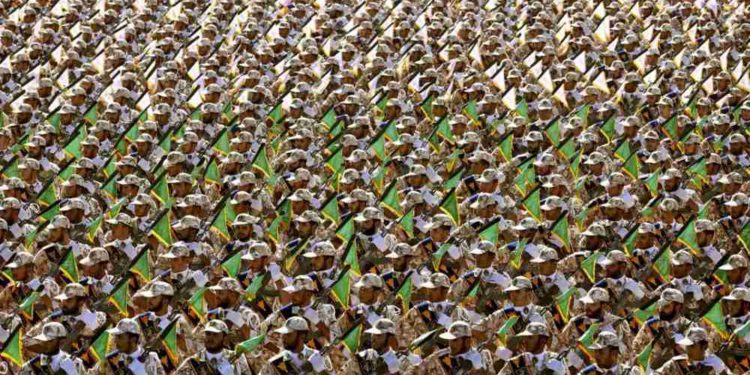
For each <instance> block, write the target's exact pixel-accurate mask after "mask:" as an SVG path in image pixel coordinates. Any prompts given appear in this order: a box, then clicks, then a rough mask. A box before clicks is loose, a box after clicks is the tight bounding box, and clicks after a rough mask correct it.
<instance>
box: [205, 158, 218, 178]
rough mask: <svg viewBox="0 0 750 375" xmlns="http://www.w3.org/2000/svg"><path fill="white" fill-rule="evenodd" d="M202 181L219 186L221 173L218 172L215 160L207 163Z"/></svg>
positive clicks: (212, 159)
mask: <svg viewBox="0 0 750 375" xmlns="http://www.w3.org/2000/svg"><path fill="white" fill-rule="evenodd" d="M203 179H204V180H206V181H208V182H210V183H212V184H217V185H219V184H221V173H220V172H219V165H218V164H217V162H216V158H211V161H210V162H208V165H207V166H206V172H205V173H204V174H203Z"/></svg>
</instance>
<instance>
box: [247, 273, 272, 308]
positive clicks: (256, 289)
mask: <svg viewBox="0 0 750 375" xmlns="http://www.w3.org/2000/svg"><path fill="white" fill-rule="evenodd" d="M268 276H269V274H268V272H264V273H262V274H259V275H256V276H255V277H254V278H253V281H252V282H250V285H248V286H247V289H245V299H247V300H248V301H252V300H254V299H255V298H257V297H258V296H259V295H260V292H261V289H262V288H263V286H264V285H265V284H266V280H267V279H268Z"/></svg>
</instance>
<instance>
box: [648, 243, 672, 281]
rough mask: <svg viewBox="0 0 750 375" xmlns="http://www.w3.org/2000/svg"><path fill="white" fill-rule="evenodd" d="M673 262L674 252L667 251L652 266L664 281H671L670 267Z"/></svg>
mask: <svg viewBox="0 0 750 375" xmlns="http://www.w3.org/2000/svg"><path fill="white" fill-rule="evenodd" d="M671 260H672V250H670V249H666V250H664V251H663V252H662V253H661V255H660V256H659V257H658V258H657V259H656V260H655V261H654V264H653V265H652V266H651V267H653V269H654V271H656V273H657V274H659V276H660V277H661V278H662V280H664V281H669V268H670V266H669V265H670V262H671Z"/></svg>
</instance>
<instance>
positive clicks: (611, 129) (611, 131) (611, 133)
mask: <svg viewBox="0 0 750 375" xmlns="http://www.w3.org/2000/svg"><path fill="white" fill-rule="evenodd" d="M599 131H600V132H601V133H602V135H604V137H605V138H607V142H610V141H612V139H613V138H614V137H615V135H616V134H615V116H614V115H612V116H610V117H609V118H608V119H607V120H606V121H604V123H603V124H602V127H601V128H599Z"/></svg>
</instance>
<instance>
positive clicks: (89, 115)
mask: <svg viewBox="0 0 750 375" xmlns="http://www.w3.org/2000/svg"><path fill="white" fill-rule="evenodd" d="M83 118H84V119H85V120H86V121H88V123H89V124H91V125H95V124H96V120H97V119H98V118H99V114H98V105H97V104H94V105H93V106H91V108H89V110H88V112H86V114H85V115H83Z"/></svg>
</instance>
